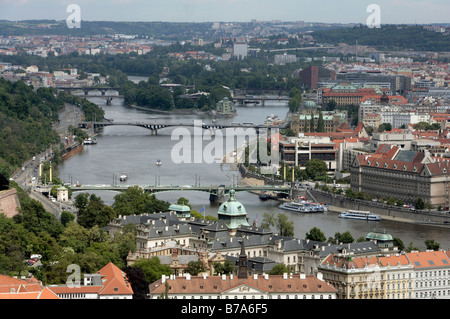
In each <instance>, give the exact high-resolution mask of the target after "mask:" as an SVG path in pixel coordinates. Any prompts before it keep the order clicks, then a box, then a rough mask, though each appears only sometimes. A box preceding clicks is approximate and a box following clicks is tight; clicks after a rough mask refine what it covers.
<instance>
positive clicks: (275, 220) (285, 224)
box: [261, 213, 294, 237]
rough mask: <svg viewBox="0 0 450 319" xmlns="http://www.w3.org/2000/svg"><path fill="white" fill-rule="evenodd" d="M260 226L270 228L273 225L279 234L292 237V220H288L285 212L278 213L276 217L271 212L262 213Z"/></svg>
mask: <svg viewBox="0 0 450 319" xmlns="http://www.w3.org/2000/svg"><path fill="white" fill-rule="evenodd" d="M261 227H262V228H264V229H268V230H270V229H271V227H275V228H276V229H277V230H278V234H279V235H280V236H287V237H293V236H294V222H292V221H290V220H288V216H287V215H285V214H278V215H277V217H275V216H274V214H271V213H264V216H263V221H262V222H261Z"/></svg>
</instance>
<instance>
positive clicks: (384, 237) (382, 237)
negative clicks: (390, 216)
mask: <svg viewBox="0 0 450 319" xmlns="http://www.w3.org/2000/svg"><path fill="white" fill-rule="evenodd" d="M366 239H368V240H377V241H391V240H393V238H392V236H391V235H389V234H388V233H386V231H384V232H383V233H380V232H377V231H375V230H374V231H373V232H370V233H368V234H367V235H366Z"/></svg>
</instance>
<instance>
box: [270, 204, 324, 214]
mask: <svg viewBox="0 0 450 319" xmlns="http://www.w3.org/2000/svg"><path fill="white" fill-rule="evenodd" d="M278 207H279V208H281V209H284V210H290V211H293V212H298V213H323V212H324V211H325V210H324V208H323V207H322V205H320V204H316V203H309V202H289V203H283V204H281V205H280V206H278Z"/></svg>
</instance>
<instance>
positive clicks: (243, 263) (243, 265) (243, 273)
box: [238, 237, 248, 279]
mask: <svg viewBox="0 0 450 319" xmlns="http://www.w3.org/2000/svg"><path fill="white" fill-rule="evenodd" d="M240 243H241V253H240V254H239V268H238V278H239V279H247V278H248V273H247V262H248V261H247V254H246V253H245V248H244V237H242V240H241V242H240Z"/></svg>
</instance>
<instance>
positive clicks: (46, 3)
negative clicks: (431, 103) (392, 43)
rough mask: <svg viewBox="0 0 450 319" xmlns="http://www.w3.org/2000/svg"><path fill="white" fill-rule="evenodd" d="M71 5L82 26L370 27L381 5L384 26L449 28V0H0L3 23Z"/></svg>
mask: <svg viewBox="0 0 450 319" xmlns="http://www.w3.org/2000/svg"><path fill="white" fill-rule="evenodd" d="M69 4H77V5H78V6H79V7H80V11H81V20H82V21H83V20H89V21H94V20H96V21H101V20H103V21H170V22H213V21H238V22H249V21H251V20H252V19H257V20H263V21H270V20H283V21H306V22H329V23H366V20H367V18H368V17H369V15H370V14H371V12H367V7H368V5H370V4H377V5H378V6H379V8H380V17H381V24H397V23H418V24H425V23H450V0H164V1H157V0H0V19H6V20H26V19H56V20H66V18H67V17H68V16H69V15H70V13H67V12H66V8H67V6H68V5H69Z"/></svg>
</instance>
